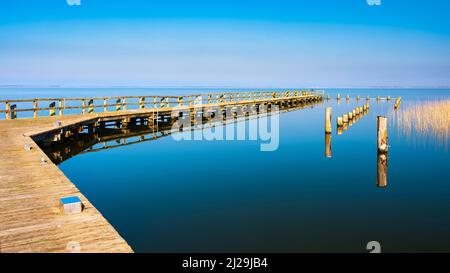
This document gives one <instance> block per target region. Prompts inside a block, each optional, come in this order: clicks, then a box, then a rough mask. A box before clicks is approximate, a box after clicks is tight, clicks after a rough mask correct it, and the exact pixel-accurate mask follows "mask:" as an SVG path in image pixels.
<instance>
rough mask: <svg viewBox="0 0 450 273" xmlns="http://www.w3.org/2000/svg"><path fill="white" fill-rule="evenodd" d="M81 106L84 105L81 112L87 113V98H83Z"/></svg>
mask: <svg viewBox="0 0 450 273" xmlns="http://www.w3.org/2000/svg"><path fill="white" fill-rule="evenodd" d="M81 107H83V109H82V110H81V113H82V114H83V115H84V114H86V99H82V101H81Z"/></svg>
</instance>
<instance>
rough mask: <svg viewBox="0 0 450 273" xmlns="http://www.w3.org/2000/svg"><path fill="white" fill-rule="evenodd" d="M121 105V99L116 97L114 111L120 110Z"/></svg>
mask: <svg viewBox="0 0 450 273" xmlns="http://www.w3.org/2000/svg"><path fill="white" fill-rule="evenodd" d="M120 107H121V100H120V98H118V99H116V111H120Z"/></svg>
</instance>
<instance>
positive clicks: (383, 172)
mask: <svg viewBox="0 0 450 273" xmlns="http://www.w3.org/2000/svg"><path fill="white" fill-rule="evenodd" d="M387 161H388V155H387V154H385V153H378V160H377V186H378V187H380V188H385V187H387Z"/></svg>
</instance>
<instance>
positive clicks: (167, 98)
mask: <svg viewBox="0 0 450 273" xmlns="http://www.w3.org/2000/svg"><path fill="white" fill-rule="evenodd" d="M166 102H167V107H170V101H169V97H166Z"/></svg>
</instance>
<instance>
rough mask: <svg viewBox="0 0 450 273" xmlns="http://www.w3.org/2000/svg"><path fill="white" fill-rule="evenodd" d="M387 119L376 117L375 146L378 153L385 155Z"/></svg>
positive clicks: (386, 149) (386, 147)
mask: <svg viewBox="0 0 450 273" xmlns="http://www.w3.org/2000/svg"><path fill="white" fill-rule="evenodd" d="M387 130H388V129H387V117H385V116H378V117H377V136H378V137H377V145H378V152H379V153H387V151H388V131H387Z"/></svg>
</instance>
